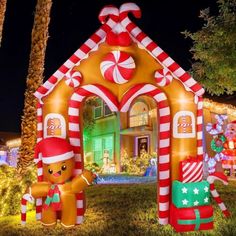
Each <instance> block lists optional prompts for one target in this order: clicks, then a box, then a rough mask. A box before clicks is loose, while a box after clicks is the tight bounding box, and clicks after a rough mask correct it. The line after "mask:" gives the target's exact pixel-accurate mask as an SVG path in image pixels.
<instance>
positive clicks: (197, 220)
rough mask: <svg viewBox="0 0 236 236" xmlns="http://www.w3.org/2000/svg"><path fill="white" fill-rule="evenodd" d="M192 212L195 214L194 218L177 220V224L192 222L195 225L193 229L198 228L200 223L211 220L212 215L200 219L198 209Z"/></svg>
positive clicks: (190, 223)
mask: <svg viewBox="0 0 236 236" xmlns="http://www.w3.org/2000/svg"><path fill="white" fill-rule="evenodd" d="M194 213H195V216H196V219H195V220H178V224H180V225H193V224H194V225H195V228H194V230H198V229H199V228H200V225H201V224H202V223H210V222H212V221H213V217H209V218H205V219H201V217H200V212H199V210H198V209H194Z"/></svg>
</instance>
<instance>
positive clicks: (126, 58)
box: [100, 51, 135, 84]
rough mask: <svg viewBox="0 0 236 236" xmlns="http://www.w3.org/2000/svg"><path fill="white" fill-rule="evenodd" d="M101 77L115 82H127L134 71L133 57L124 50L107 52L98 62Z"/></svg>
mask: <svg viewBox="0 0 236 236" xmlns="http://www.w3.org/2000/svg"><path fill="white" fill-rule="evenodd" d="M100 70H101V73H102V75H103V77H104V78H105V79H106V80H108V81H110V82H112V83H116V84H124V83H127V82H128V81H129V80H130V79H131V78H132V76H133V73H134V71H135V62H134V59H133V58H132V57H131V56H130V55H129V54H128V53H126V52H122V51H112V52H109V53H108V54H107V55H106V56H105V57H104V59H103V61H102V62H101V64H100Z"/></svg>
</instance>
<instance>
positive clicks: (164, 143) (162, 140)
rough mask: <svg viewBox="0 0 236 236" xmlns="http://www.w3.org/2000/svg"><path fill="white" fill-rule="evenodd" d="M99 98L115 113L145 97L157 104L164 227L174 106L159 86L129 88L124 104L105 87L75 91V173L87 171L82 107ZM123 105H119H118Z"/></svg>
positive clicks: (71, 105)
mask: <svg viewBox="0 0 236 236" xmlns="http://www.w3.org/2000/svg"><path fill="white" fill-rule="evenodd" d="M90 95H96V96H99V97H100V98H101V99H103V100H104V101H105V102H106V104H107V105H108V106H109V108H110V110H111V111H114V112H117V111H120V112H127V111H128V110H129V109H130V106H131V104H132V102H133V100H134V99H135V98H137V97H138V96H141V95H146V96H150V97H152V98H153V99H154V100H155V101H156V103H157V112H158V114H157V115H158V119H157V123H158V130H159V134H158V137H157V140H158V151H157V152H158V200H157V202H158V216H159V223H160V224H168V221H169V201H170V120H171V116H170V107H169V104H168V100H167V97H166V95H165V94H164V93H163V92H162V91H161V90H160V89H159V88H157V87H156V86H154V85H151V84H138V85H135V86H134V87H132V88H131V89H129V90H128V91H127V92H126V93H125V95H124V96H123V98H122V99H121V102H120V104H119V103H118V101H117V99H116V97H115V96H114V95H113V94H112V93H111V92H110V91H109V90H108V89H106V88H105V87H103V86H101V85H85V86H82V87H81V88H79V89H78V90H76V91H75V92H74V94H73V95H72V96H71V99H70V101H69V111H68V113H69V117H68V119H69V132H68V136H69V141H70V143H71V145H72V146H73V147H74V151H75V158H76V170H75V174H80V173H81V171H82V169H83V165H84V163H83V150H82V148H83V143H82V142H83V140H82V130H81V126H80V107H81V104H82V102H83V100H84V98H86V97H88V96H90ZM118 104H119V105H118ZM82 200H83V196H81V197H80V199H78V201H80V203H79V204H78V205H77V206H78V207H80V209H83V207H84V206H83V204H82ZM77 212H78V217H83V212H84V211H82V210H81V211H79V209H78V211H77Z"/></svg>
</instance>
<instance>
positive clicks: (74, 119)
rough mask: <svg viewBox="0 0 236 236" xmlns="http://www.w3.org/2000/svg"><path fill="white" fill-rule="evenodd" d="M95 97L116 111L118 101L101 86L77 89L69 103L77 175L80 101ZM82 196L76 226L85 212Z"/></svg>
mask: <svg viewBox="0 0 236 236" xmlns="http://www.w3.org/2000/svg"><path fill="white" fill-rule="evenodd" d="M90 95H97V96H99V97H100V98H102V99H103V100H104V101H105V102H106V104H107V105H108V106H109V108H110V110H111V111H118V101H117V99H116V97H115V96H114V95H113V94H112V93H111V92H109V91H108V90H107V89H106V88H105V87H103V86H101V85H84V86H82V87H81V88H78V89H77V90H76V91H75V92H74V93H73V95H72V96H71V99H70V101H69V109H68V116H69V133H68V136H69V140H70V144H71V145H72V146H73V148H74V153H75V158H76V164H75V166H76V167H75V173H74V175H75V176H76V175H78V174H81V173H82V170H83V168H84V163H83V158H82V149H81V147H82V146H83V145H82V133H81V130H80V123H79V122H80V106H81V103H82V101H83V100H84V99H85V98H86V97H88V96H90ZM84 202H85V201H84V194H83V192H81V193H79V194H78V196H77V224H81V223H82V221H83V215H84V212H85V206H84Z"/></svg>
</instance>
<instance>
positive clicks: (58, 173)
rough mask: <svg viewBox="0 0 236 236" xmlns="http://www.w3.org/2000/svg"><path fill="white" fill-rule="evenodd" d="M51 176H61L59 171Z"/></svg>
mask: <svg viewBox="0 0 236 236" xmlns="http://www.w3.org/2000/svg"><path fill="white" fill-rule="evenodd" d="M53 176H54V177H59V176H61V170H59V171H58V172H56V173H54V174H53Z"/></svg>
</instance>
